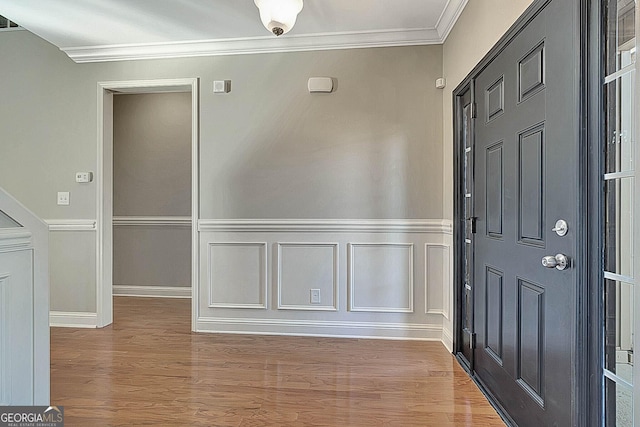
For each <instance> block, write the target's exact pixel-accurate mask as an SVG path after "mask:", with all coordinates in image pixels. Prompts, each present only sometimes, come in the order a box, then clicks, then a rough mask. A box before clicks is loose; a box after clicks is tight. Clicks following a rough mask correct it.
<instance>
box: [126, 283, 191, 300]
mask: <svg viewBox="0 0 640 427" xmlns="http://www.w3.org/2000/svg"><path fill="white" fill-rule="evenodd" d="M113 296H114V297H152V298H191V286H138V285H113Z"/></svg>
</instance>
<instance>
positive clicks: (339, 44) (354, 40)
mask: <svg viewBox="0 0 640 427" xmlns="http://www.w3.org/2000/svg"><path fill="white" fill-rule="evenodd" d="M461 1H463V0H451V1H450V3H451V4H450V5H448V6H447V9H445V12H444V13H443V15H442V16H441V19H440V22H439V25H438V28H437V29H436V28H417V29H392V30H382V31H380V30H378V31H360V32H342V33H320V34H301V35H292V34H290V35H288V36H287V37H282V38H275V37H270V36H265V37H262V36H261V37H247V38H233V39H213V40H191V41H183V42H164V43H138V44H120V45H102V46H76V47H65V48H61V50H62V51H63V52H65V53H66V54H67V55H68V56H69V57H70V58H71V59H72V60H74V61H75V62H78V63H84V62H106V61H127V60H135V59H160V58H184V57H194V56H219V55H246V54H257V53H275V52H305V51H316V50H334V49H358V48H372V47H391V46H416V45H433V44H442V43H443V42H444V38H443V37H442V36H441V34H442V32H445V33H446V34H448V31H450V29H451V28H452V27H453V24H454V22H455V21H452V20H453V19H457V18H458V16H459V14H460V13H461V12H462V8H461V7H460V5H459V4H458V3H460V2H461ZM464 3H466V1H464ZM456 7H457V9H456ZM462 7H464V5H463V6H462ZM449 9H451V10H449Z"/></svg>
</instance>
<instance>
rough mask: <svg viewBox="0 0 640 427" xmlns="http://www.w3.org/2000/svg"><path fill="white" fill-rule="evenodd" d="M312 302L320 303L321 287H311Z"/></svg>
mask: <svg viewBox="0 0 640 427" xmlns="http://www.w3.org/2000/svg"><path fill="white" fill-rule="evenodd" d="M311 304H320V289H311Z"/></svg>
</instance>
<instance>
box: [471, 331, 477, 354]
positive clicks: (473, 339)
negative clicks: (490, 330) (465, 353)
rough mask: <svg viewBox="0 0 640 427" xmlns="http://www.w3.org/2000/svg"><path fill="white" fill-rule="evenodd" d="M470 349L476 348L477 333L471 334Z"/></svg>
mask: <svg viewBox="0 0 640 427" xmlns="http://www.w3.org/2000/svg"><path fill="white" fill-rule="evenodd" d="M469 348H471V349H472V350H473V349H474V348H476V334H475V332H472V333H471V339H469Z"/></svg>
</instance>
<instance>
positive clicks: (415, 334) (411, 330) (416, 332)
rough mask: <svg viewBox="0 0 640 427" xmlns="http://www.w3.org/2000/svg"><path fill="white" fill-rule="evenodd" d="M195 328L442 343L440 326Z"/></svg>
mask: <svg viewBox="0 0 640 427" xmlns="http://www.w3.org/2000/svg"><path fill="white" fill-rule="evenodd" d="M197 327H198V331H199V332H212V333H242V334H256V335H260V334H265V335H296V336H305V335H308V336H323V337H342V338H385V339H402V340H427V341H441V340H442V325H440V324H414V323H384V322H352V321H328V320H299V319H295V320H290V319H250V318H222V317H216V318H206V317H200V318H198V321H197Z"/></svg>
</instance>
